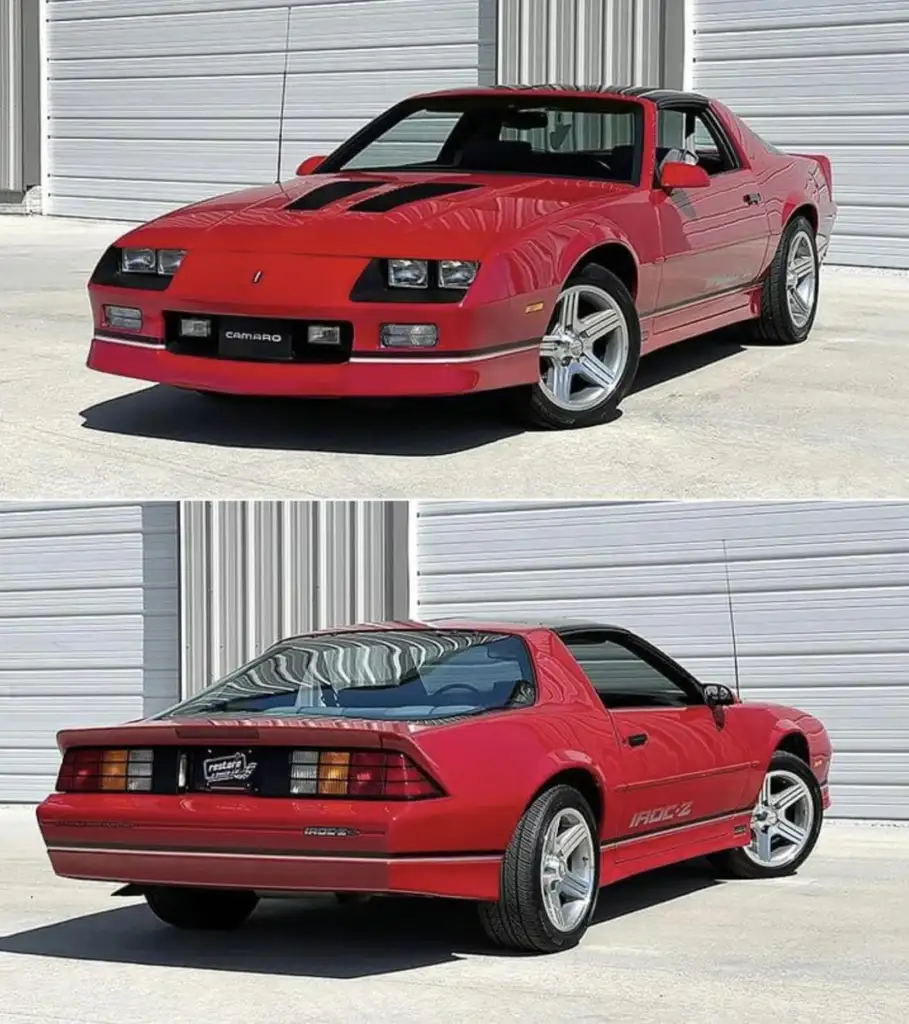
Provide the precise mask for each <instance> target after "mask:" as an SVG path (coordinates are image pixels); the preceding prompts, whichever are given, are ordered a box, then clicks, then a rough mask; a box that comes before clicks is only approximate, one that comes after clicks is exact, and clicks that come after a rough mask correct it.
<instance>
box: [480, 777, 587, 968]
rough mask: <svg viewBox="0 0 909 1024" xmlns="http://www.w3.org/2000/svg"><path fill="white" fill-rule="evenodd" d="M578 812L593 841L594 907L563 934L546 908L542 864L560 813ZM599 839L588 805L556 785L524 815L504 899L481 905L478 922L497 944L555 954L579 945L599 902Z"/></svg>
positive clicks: (505, 870) (507, 863)
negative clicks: (552, 826) (546, 843)
mask: <svg viewBox="0 0 909 1024" xmlns="http://www.w3.org/2000/svg"><path fill="white" fill-rule="evenodd" d="M569 807H570V808H573V809H575V810H577V811H579V812H580V813H581V814H582V815H583V817H584V819H585V820H586V822H587V824H588V827H589V828H590V833H591V836H592V838H593V847H594V850H595V856H594V862H595V863H594V865H593V869H594V891H593V898H592V899H591V901H590V907H589V909H588V911H587V912H586V914H584V916H583V917H582V918H581V920H580V921H578V923H577V925H576V926H575V927H574V928H573V929H572V930H571V931H560V930H559V929H558V928H556V927H555V926H554V925H553V924H552V922H551V921H550V919H549V916H548V914H547V913H546V910H545V907H544V904H543V894H542V888H541V884H540V864H541V856H542V848H543V838H544V836H545V834H546V829H547V828H548V826H549V824H550V823H551V822H552V820H553V818H554V817H555V816H556V814H558V813H559V811H561V810H563V809H565V808H569ZM599 846H600V844H599V839H598V831H597V825H596V821H595V820H594V817H593V814H592V812H591V810H590V806H589V804H588V803H587V801H586V800H585V799H584V797H583V796H581V794H580V793H579V792H578V791H577V790H576V789H574V788H573V787H572V786H563V785H559V786H553V787H552V788H551V789H547V790H546V791H545V792H543V793H541V794H540V796H538V797H537V798H536V800H534V802H533V803H532V804H531V805H530V807H528V808H527V810H526V811H525V812H524V814H523V816H522V818H521V820H520V821H519V822H518V827H517V828H516V829H515V833H514V835H513V836H512V839H511V842H510V843H509V844H508V849H507V850H506V851H505V860H504V863H503V865H502V882H501V895H500V897H499V900H498V902H496V903H481V904H480V905H479V913H480V923H481V924H482V926H483V928H484V930H485V932H486V934H487V935H488V936H489V938H490V939H491V940H492V941H493V942H494V943H495V944H496V945H498V946H504V947H506V948H508V949H514V950H519V951H521V952H531V953H557V952H559V951H560V950H564V949H571V948H572V947H573V946H576V945H577V944H578V943H579V942H580V941H581V938H582V937H583V935H584V933H585V932H586V931H587V928H588V926H589V925H590V920H591V918H592V917H593V914H594V911H595V910H596V904H597V893H598V891H599V882H600V863H599V862H600V858H599Z"/></svg>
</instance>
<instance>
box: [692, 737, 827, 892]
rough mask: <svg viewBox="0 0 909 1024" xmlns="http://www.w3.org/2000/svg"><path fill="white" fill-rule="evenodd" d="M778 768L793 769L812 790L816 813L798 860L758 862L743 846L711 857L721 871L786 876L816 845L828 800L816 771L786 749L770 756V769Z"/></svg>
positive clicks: (750, 875)
mask: <svg viewBox="0 0 909 1024" xmlns="http://www.w3.org/2000/svg"><path fill="white" fill-rule="evenodd" d="M774 770H785V771H788V772H792V773H793V774H794V775H797V776H798V777H799V778H800V779H802V780H803V781H804V782H805V784H806V785H807V786H808V789H809V790H810V792H811V800H812V803H813V805H814V817H813V820H812V825H811V830H810V833H809V836H808V841H807V842H806V843H805V846H804V848H803V849H802V851H801V853H799V855H798V856H797V857H796V858H795V859H794V860H792V861H790V862H789V863H788V864H784V865H781V866H778V867H767V866H763V865H761V864H756V863H755V862H754V861H753V860H751V858H750V857H749V856H748V855H747V854H746V853H745V851H744V850H743V849H742V848H741V847H737V848H736V849H734V850H724V851H723V852H722V853H716V854H713V855H712V856H711V857H710V858H709V860H710V861H711V863H712V864H713V865H714V867H715V868H716V869H717V871H718V873H719V874H721V875H726V876H728V877H732V878H782V877H783V876H785V875H791V874H794V873H795V872H796V871H798V869H799V868H800V867H801V866H802V864H804V863H805V861H806V860H807V859H808V857H809V855H810V854H811V851H812V850H813V849H814V847H815V844H816V843H817V840H818V836H819V835H820V832H821V825H822V824H823V820H824V800H823V796H822V794H821V787H820V784H819V783H818V781H817V779H816V778H815V776H814V772H812V770H811V769H810V768H809V767H808V765H807V764H805V762H804V761H803V760H802V759H801V758H800V757H797V756H796V755H795V754H789V753H787V752H786V751H785V750H778V751H777V752H776V753H775V754H774V755H773V757H772V758H771V759H770V765H769V767H768V771H774Z"/></svg>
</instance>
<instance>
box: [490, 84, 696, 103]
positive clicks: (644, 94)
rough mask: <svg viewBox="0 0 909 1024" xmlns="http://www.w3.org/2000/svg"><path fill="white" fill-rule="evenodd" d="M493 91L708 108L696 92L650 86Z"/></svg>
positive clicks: (503, 87) (553, 86)
mask: <svg viewBox="0 0 909 1024" xmlns="http://www.w3.org/2000/svg"><path fill="white" fill-rule="evenodd" d="M493 88H494V89H501V90H502V91H503V92H508V91H509V90H510V91H512V92H533V91H534V90H536V89H540V90H542V89H550V90H553V91H555V92H598V93H610V94H612V95H614V96H630V97H631V98H632V99H640V100H649V101H650V102H651V103H654V104H656V106H658V107H666V106H674V105H675V104H677V103H685V104H689V105H690V106H693V107H702V108H703V107H708V106H710V100H709V99H708V97H706V96H702V95H701V94H700V93H696V92H684V91H682V90H681V89H660V88H657V87H655V86H650V85H557V84H555V83H539V84H537V85H496V86H493Z"/></svg>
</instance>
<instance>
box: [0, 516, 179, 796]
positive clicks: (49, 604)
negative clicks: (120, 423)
mask: <svg viewBox="0 0 909 1024" xmlns="http://www.w3.org/2000/svg"><path fill="white" fill-rule="evenodd" d="M177 551H178V544H177V507H176V504H175V503H173V502H148V503H145V504H142V505H135V504H134V505H104V506H100V505H91V504H87V503H86V504H81V505H80V504H59V503H57V504H52V505H51V504H41V505H36V504H25V503H16V504H13V503H8V502H7V503H0V803H4V802H9V801H27V802H32V801H36V800H41V799H43V798H44V797H45V796H46V795H47V793H48V792H49V791H50V790H51V789H52V788H53V783H54V778H55V776H56V772H57V768H58V766H59V758H58V755H57V749H56V742H55V736H56V733H57V731H58V730H59V729H62V728H67V727H75V726H87V725H103V724H108V723H115V722H121V721H127V720H130V719H134V718H139V717H141V716H142V715H143V714H151V713H153V712H155V711H158V710H161V709H162V708H164V707H167V706H168V705H169V704H171V703H173V702H174V701H175V700H176V699H177V696H178V688H179V596H178V586H177Z"/></svg>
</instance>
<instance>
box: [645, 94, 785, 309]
mask: <svg viewBox="0 0 909 1024" xmlns="http://www.w3.org/2000/svg"><path fill="white" fill-rule="evenodd" d="M671 150H675V151H676V152H677V153H679V154H687V159H688V160H689V161H690V162H692V163H697V164H698V165H699V166H700V167H702V168H703V169H704V170H705V171H706V172H707V174H708V175H709V177H710V184H709V185H708V186H707V187H706V188H699V189H688V190H685V189H676V190H673V191H672V192H669V193H667V192H664V191H663V190H662V189H661V188H659V181H658V180H657V181H656V182H654V191H653V193H652V195H653V203H654V208H655V210H656V214H657V220H658V223H659V228H660V236H661V241H662V250H663V259H664V262H663V271H662V276H661V283H660V293H659V298H658V307H659V310H660V311H663V312H669V311H671V310H678V314H679V316H678V318H674V326H681V325H682V324H684V323H685V322H687V321H686V320H685V317H684V309H685V307H686V306H692V308H691V310H690V313H689V320H691V321H694V320H698V319H700V318H701V317H702V315H703V312H702V310H698V309H696V308H694V305H693V304H696V303H698V302H700V301H702V300H704V299H709V298H713V297H716V296H719V295H722V294H723V293H724V292H733V291H736V290H739V289H744V288H746V287H748V286H749V285H751V284H753V283H754V282H755V281H757V280H758V278H759V277H760V275H761V272H762V270H763V268H764V261H765V259H766V256H767V250H768V248H769V245H770V221H769V220H768V217H767V211H766V206H765V204H764V201H763V197H762V196H761V195H760V193H759V189H758V184H757V179H756V178H755V176H754V173H753V172H752V170H751V169H750V168H749V167H746V166H745V164H744V161H743V158H742V156H741V155H740V154H739V153H738V151H737V150H736V148H735V146H734V144H733V143H732V141H731V140H730V139H729V137H728V135H727V134H726V132H725V130H724V129H723V127H722V125H721V124H720V123H719V121H718V120H717V119H716V118H715V117H714V116H713V115H712V113H711V112H710V111H709V110H694V109H686V108H685V107H684V105H680V106H679V107H678V108H662V109H660V111H659V113H658V121H657V175H659V166H660V163H661V161H662V160H663V159H665V158H666V156H667V155H668V154H669V153H670V151H671Z"/></svg>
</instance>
